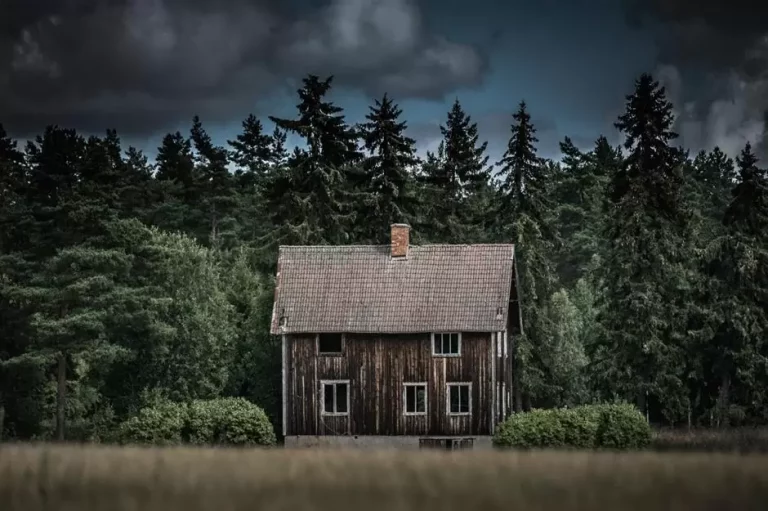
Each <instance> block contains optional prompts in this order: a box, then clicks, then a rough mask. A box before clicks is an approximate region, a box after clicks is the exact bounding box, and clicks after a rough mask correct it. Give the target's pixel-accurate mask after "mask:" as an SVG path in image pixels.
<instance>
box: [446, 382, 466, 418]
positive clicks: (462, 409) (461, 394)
mask: <svg viewBox="0 0 768 511" xmlns="http://www.w3.org/2000/svg"><path fill="white" fill-rule="evenodd" d="M469 387H470V386H469V384H449V385H448V399H449V400H450V407H449V412H450V413H455V414H459V413H469Z"/></svg>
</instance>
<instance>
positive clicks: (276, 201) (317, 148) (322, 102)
mask: <svg viewBox="0 0 768 511" xmlns="http://www.w3.org/2000/svg"><path fill="white" fill-rule="evenodd" d="M331 82H332V77H329V78H326V79H325V80H320V78H318V77H317V76H315V75H309V76H308V77H306V78H304V80H303V87H302V88H301V89H299V90H298V95H299V99H300V102H299V104H298V105H297V110H298V112H299V116H298V118H297V119H280V118H276V117H270V120H272V122H274V123H275V124H276V125H277V126H278V127H279V128H280V129H282V130H286V131H290V132H293V133H296V134H297V135H299V136H301V137H302V138H304V140H305V142H306V146H307V148H306V150H299V149H298V148H297V149H296V150H295V151H294V154H293V156H292V157H291V158H290V162H289V165H288V166H287V167H285V168H280V169H278V170H277V171H276V172H274V173H273V175H272V176H271V177H270V180H269V184H268V186H267V191H266V193H265V199H266V202H265V207H266V209H267V211H269V214H270V217H271V220H272V222H273V224H274V225H275V227H277V229H276V230H275V231H274V232H273V233H272V236H271V240H268V241H270V245H269V246H272V247H273V246H274V243H275V242H278V241H280V240H282V241H283V242H289V241H288V240H290V242H293V243H305V244H306V243H334V244H335V243H341V242H345V241H348V240H349V231H350V230H351V229H352V226H353V222H354V215H353V213H354V201H355V200H356V199H357V195H358V194H357V192H358V191H357V190H354V189H353V188H352V185H351V182H350V179H349V175H350V169H351V166H353V165H355V164H358V163H359V162H360V161H361V159H362V153H361V152H360V150H359V149H358V146H357V140H358V133H357V132H356V131H355V130H354V129H353V128H351V127H350V126H348V125H347V123H346V120H345V117H344V115H343V113H342V112H343V109H342V108H340V107H338V106H336V105H335V104H334V103H332V102H330V101H328V100H327V99H325V96H326V95H327V94H328V92H329V91H330V88H331Z"/></svg>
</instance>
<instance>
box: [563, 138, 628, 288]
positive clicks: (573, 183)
mask: <svg viewBox="0 0 768 511" xmlns="http://www.w3.org/2000/svg"><path fill="white" fill-rule="evenodd" d="M560 151H561V152H562V154H563V158H562V168H561V171H560V172H558V173H557V175H556V179H555V186H554V190H553V192H554V199H555V200H554V202H555V203H556V207H555V212H556V217H557V220H556V224H557V231H558V234H559V237H560V239H561V240H562V243H561V244H560V245H559V250H558V256H557V259H558V261H557V267H558V275H559V277H560V282H561V283H562V284H563V285H564V286H566V287H571V286H572V285H573V284H574V283H575V282H576V281H578V280H579V279H580V278H582V277H584V276H586V275H587V274H588V273H589V271H590V268H592V267H594V265H595V264H596V260H595V257H596V256H599V255H600V254H601V250H602V247H601V239H602V233H601V230H602V222H603V215H602V208H603V201H604V197H605V187H606V185H607V176H608V175H609V174H610V173H612V169H615V168H616V166H617V164H618V154H617V151H616V149H614V148H612V147H611V146H610V144H609V143H608V141H607V139H605V137H600V138H598V139H597V140H596V141H595V146H594V148H593V149H592V150H591V151H589V152H586V153H584V152H582V151H580V150H579V149H578V148H577V147H576V146H575V145H574V144H573V141H572V140H571V139H570V138H568V137H565V140H564V141H563V142H561V143H560Z"/></svg>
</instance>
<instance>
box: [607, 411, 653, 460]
mask: <svg viewBox="0 0 768 511" xmlns="http://www.w3.org/2000/svg"><path fill="white" fill-rule="evenodd" d="M651 437H652V432H651V426H650V425H649V424H648V422H647V421H646V420H645V417H643V415H642V414H641V413H640V412H639V411H638V410H637V408H635V407H634V406H632V405H629V404H622V405H611V406H607V407H605V408H604V409H603V410H602V411H601V413H600V423H599V425H598V427H597V445H598V446H600V447H602V448H605V449H642V448H644V447H647V446H648V445H649V444H650V443H651Z"/></svg>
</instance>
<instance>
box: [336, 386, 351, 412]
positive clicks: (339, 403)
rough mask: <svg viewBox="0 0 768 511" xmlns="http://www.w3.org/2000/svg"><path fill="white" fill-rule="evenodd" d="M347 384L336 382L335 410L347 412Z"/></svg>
mask: <svg viewBox="0 0 768 511" xmlns="http://www.w3.org/2000/svg"><path fill="white" fill-rule="evenodd" d="M347 390H348V389H347V384H346V383H337V384H336V412H337V413H347Z"/></svg>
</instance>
